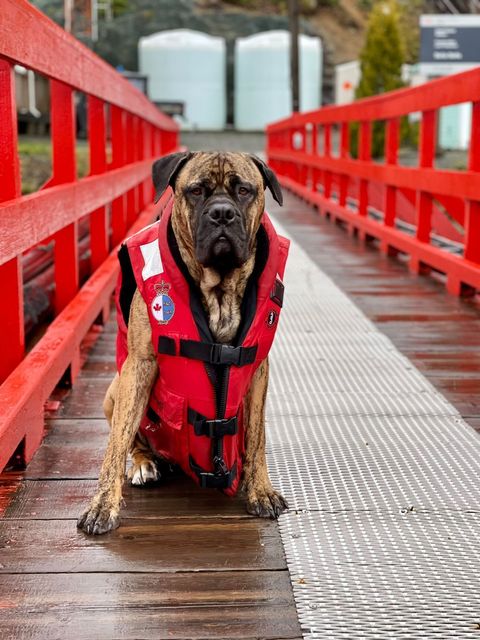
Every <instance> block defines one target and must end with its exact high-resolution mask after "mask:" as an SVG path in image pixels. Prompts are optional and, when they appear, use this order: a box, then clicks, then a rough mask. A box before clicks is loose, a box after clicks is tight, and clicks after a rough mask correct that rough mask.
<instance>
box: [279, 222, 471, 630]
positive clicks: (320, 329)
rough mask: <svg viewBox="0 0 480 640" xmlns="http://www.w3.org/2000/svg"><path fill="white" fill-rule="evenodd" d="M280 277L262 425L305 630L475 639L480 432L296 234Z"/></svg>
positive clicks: (282, 533) (300, 614)
mask: <svg viewBox="0 0 480 640" xmlns="http://www.w3.org/2000/svg"><path fill="white" fill-rule="evenodd" d="M277 227H278V225H277ZM279 230H280V231H281V229H279ZM286 286H287V295H286V303H285V312H284V313H283V317H282V321H281V323H282V327H281V330H280V331H279V333H278V337H277V341H276V344H275V345H274V349H273V356H272V377H271V388H270V393H269V396H268V402H269V406H268V418H267V420H268V424H267V432H268V438H269V439H268V449H269V467H270V470H271V476H272V480H273V482H274V484H275V486H276V487H277V488H279V489H281V490H282V492H283V493H284V495H285V496H286V498H287V499H288V501H289V504H290V511H289V512H288V513H287V514H285V515H283V516H282V517H281V518H280V530H281V535H282V541H283V544H284V547H285V552H286V556H287V562H288V566H289V570H290V574H291V579H292V584H293V589H294V596H295V601H296V605H297V610H298V615H299V619H300V622H301V625H302V631H303V633H304V637H305V638H335V639H343V638H345V639H346V638H348V639H349V640H350V639H352V640H353V639H357V638H368V639H378V640H383V639H385V638H395V639H401V638H408V639H410V640H415V639H416V638H429V639H432V640H433V639H436V638H477V639H478V638H480V477H479V469H480V438H479V437H478V435H477V434H476V433H475V432H474V431H473V429H471V428H470V427H469V426H468V425H467V424H466V423H465V422H464V421H463V420H462V418H461V417H460V415H459V414H458V412H457V411H456V409H455V408H454V407H452V406H451V405H450V404H449V403H448V402H447V401H446V400H445V399H444V398H443V396H442V395H441V394H439V393H438V392H437V391H436V390H435V389H434V387H432V385H431V384H430V383H429V382H428V381H427V380H426V379H425V378H424V377H423V376H422V375H421V374H420V373H419V372H418V371H417V370H416V369H415V367H414V366H413V365H412V364H411V362H410V361H409V360H408V359H407V358H405V357H404V356H403V355H401V354H400V353H399V352H398V351H397V349H396V348H395V347H394V346H393V344H392V343H391V342H390V340H389V339H388V338H387V337H386V336H384V335H383V334H382V333H380V332H379V331H378V329H377V328H376V327H375V326H374V325H373V323H371V322H370V321H369V320H368V319H367V318H366V317H365V316H364V315H363V314H362V313H361V312H360V311H359V309H358V308H357V307H356V306H355V305H354V304H353V303H352V302H351V301H350V300H349V298H347V296H345V295H344V294H343V293H342V291H341V290H340V289H339V288H338V287H337V286H336V285H335V284H334V283H333V282H332V280H330V279H329V278H328V277H327V276H326V275H325V274H324V273H323V272H322V271H321V270H320V269H319V268H318V267H317V266H316V265H315V264H314V263H313V262H312V261H311V260H310V258H309V257H308V256H307V255H306V254H305V252H303V251H302V250H301V249H300V248H299V247H298V245H296V244H295V243H292V247H291V254H290V259H289V265H288V267H287V276H286Z"/></svg>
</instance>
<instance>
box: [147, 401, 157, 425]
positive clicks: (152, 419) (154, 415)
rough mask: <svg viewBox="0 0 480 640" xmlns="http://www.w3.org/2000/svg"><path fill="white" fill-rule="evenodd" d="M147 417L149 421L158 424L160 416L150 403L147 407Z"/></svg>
mask: <svg viewBox="0 0 480 640" xmlns="http://www.w3.org/2000/svg"><path fill="white" fill-rule="evenodd" d="M147 418H148V419H149V420H150V422H153V423H155V424H160V416H159V415H158V413H157V412H156V411H154V410H153V409H152V407H151V406H150V405H149V406H148V407H147Z"/></svg>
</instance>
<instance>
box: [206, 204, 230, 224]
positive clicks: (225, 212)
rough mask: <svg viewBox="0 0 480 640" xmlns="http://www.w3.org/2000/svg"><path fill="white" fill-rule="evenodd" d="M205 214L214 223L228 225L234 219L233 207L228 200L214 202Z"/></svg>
mask: <svg viewBox="0 0 480 640" xmlns="http://www.w3.org/2000/svg"><path fill="white" fill-rule="evenodd" d="M207 215H208V217H209V219H210V220H211V222H213V223H214V224H217V225H219V224H223V225H228V224H230V223H231V222H233V220H234V219H235V208H234V206H233V205H232V204H230V203H229V202H215V203H214V204H212V205H211V206H210V207H209V208H208V211H207Z"/></svg>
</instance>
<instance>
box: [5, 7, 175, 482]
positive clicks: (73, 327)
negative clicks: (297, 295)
mask: <svg viewBox="0 0 480 640" xmlns="http://www.w3.org/2000/svg"><path fill="white" fill-rule="evenodd" d="M17 63H18V64H21V65H23V66H25V67H28V68H30V69H33V70H34V71H36V72H38V73H41V74H43V75H45V76H47V77H48V78H49V79H50V97H51V113H50V118H51V138H52V155H53V166H52V177H51V179H50V180H49V182H48V183H47V184H46V185H45V186H44V188H43V189H42V190H40V191H38V192H37V193H34V194H31V195H29V196H24V197H22V196H21V194H20V168H19V158H18V151H17V120H16V108H15V85H14V75H13V65H14V64H17ZM75 91H81V92H83V93H85V94H86V95H87V100H88V130H89V153H90V173H89V175H88V176H87V177H85V178H82V179H80V180H79V179H77V171H76V160H75V158H76V151H75V149H76V140H75V109H74V92H75ZM107 128H109V129H110V132H111V133H110V138H111V151H112V159H111V161H110V162H108V161H107V144H108V141H107ZM177 146H178V128H177V126H176V124H175V123H174V122H173V120H171V119H170V118H168V117H166V116H165V115H163V114H162V113H160V112H159V111H158V110H157V108H156V107H155V106H154V105H153V104H152V103H150V102H149V100H148V99H147V98H146V97H145V96H144V95H142V94H141V93H140V92H139V91H137V90H136V89H135V88H134V87H132V86H131V85H130V84H129V83H128V82H127V81H126V80H125V79H123V78H122V77H121V76H120V75H119V74H118V73H117V72H116V71H115V70H114V69H113V68H112V67H110V66H109V65H108V64H106V63H105V62H103V61H102V60H101V59H100V58H98V57H97V56H95V55H94V54H93V53H92V52H91V51H89V50H88V49H87V48H86V47H84V46H83V45H82V44H81V43H79V42H78V41H77V40H75V39H74V38H72V37H70V36H69V35H68V34H66V33H65V32H64V31H63V30H62V29H61V28H60V27H58V26H57V25H55V24H54V23H53V22H51V21H50V20H49V19H48V18H46V17H45V16H44V15H43V14H42V13H40V12H39V11H37V10H36V9H35V8H34V7H32V6H31V5H30V4H29V3H28V2H26V1H25V0H2V2H1V3H0V283H1V296H0V326H1V331H0V382H3V384H2V386H1V387H0V470H1V469H2V468H3V467H4V466H5V464H6V463H7V461H8V460H9V458H10V456H11V455H12V453H13V452H14V451H15V450H16V449H17V448H18V447H19V445H20V444H21V443H23V447H21V449H22V451H21V453H22V454H23V457H24V459H25V461H26V462H28V461H29V460H30V459H31V457H32V455H33V453H34V451H35V450H36V448H37V447H38V445H39V444H40V441H41V438H42V434H43V427H44V424H43V422H44V420H43V406H44V402H45V400H46V399H47V398H48V396H49V394H50V393H51V392H52V390H53V389H54V387H55V385H56V384H57V383H58V381H59V380H60V379H61V378H62V376H63V375H64V373H65V371H66V370H67V369H68V370H69V372H70V376H71V377H72V378H73V377H74V376H75V374H76V372H77V371H78V367H79V353H80V351H79V349H80V343H81V341H82V339H83V338H84V336H85V335H86V333H87V332H88V330H89V328H90V327H91V325H92V323H93V322H94V321H95V319H96V318H97V317H98V316H99V315H100V314H102V313H104V314H106V313H107V309H108V306H109V298H110V295H111V293H112V290H113V288H114V285H115V280H116V275H117V260H116V254H115V251H113V249H114V247H115V245H116V244H117V243H118V242H119V241H120V240H121V239H122V238H123V237H124V236H125V235H126V233H127V232H129V233H131V232H134V231H135V230H136V229H140V228H141V227H142V226H144V225H145V224H147V223H148V222H150V221H151V220H152V218H153V217H154V216H155V215H156V212H157V211H158V209H159V207H158V206H157V207H153V206H152V205H150V204H149V203H150V202H151V201H152V186H151V180H150V172H151V164H152V159H153V158H154V157H158V156H160V155H162V154H165V153H169V152H171V151H174V150H175V149H176V148H177ZM159 206H160V207H161V206H162V203H159ZM85 217H88V218H89V225H90V254H91V257H90V262H91V275H90V277H89V279H88V280H87V281H86V283H85V284H84V286H83V287H81V288H79V275H78V274H79V269H78V262H79V260H78V239H77V227H78V223H79V221H80V219H84V218H85ZM52 240H53V242H54V253H53V254H54V268H55V293H54V308H55V314H56V317H55V319H54V321H53V322H52V324H51V325H50V326H49V328H48V329H47V331H46V333H45V334H44V336H43V337H42V338H41V340H40V341H39V342H38V343H37V344H36V345H35V346H34V348H33V349H32V350H31V351H30V352H29V353H28V354H25V340H24V313H23V295H22V288H23V282H22V257H23V256H24V254H25V253H26V252H28V251H29V250H30V249H31V248H32V247H35V246H36V245H37V244H38V243H41V242H46V241H52Z"/></svg>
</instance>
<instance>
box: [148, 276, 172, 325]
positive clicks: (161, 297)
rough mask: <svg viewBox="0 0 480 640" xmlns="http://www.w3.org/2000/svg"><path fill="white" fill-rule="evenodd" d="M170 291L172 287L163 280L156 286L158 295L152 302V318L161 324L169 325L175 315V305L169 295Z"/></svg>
mask: <svg viewBox="0 0 480 640" xmlns="http://www.w3.org/2000/svg"><path fill="white" fill-rule="evenodd" d="M169 290H170V285H169V284H168V283H167V282H164V281H163V280H162V282H161V283H160V284H156V285H155V291H156V293H157V295H156V296H155V298H154V299H153V300H152V302H151V305H150V309H151V311H152V316H153V317H154V318H155V320H156V321H157V322H158V323H159V324H168V323H169V322H170V320H171V319H172V318H173V316H174V314H175V304H174V302H173V300H172V298H171V297H170V296H169V295H168V292H169Z"/></svg>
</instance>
